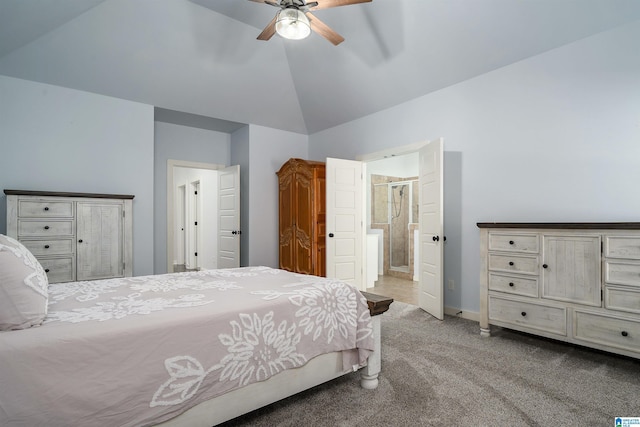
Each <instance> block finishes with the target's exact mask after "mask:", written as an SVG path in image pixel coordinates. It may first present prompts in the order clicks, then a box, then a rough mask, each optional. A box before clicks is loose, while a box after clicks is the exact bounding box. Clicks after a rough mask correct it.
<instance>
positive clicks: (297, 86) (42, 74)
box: [0, 0, 640, 134]
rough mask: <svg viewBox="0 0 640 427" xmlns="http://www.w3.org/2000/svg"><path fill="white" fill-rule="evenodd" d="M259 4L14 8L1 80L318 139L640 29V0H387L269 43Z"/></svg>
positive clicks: (0, 11)
mask: <svg viewBox="0 0 640 427" xmlns="http://www.w3.org/2000/svg"><path fill="white" fill-rule="evenodd" d="M276 11H277V10H276V9H275V8H273V7H270V6H268V5H265V4H259V3H256V2H250V1H246V0H28V1H27V0H0V74H3V75H7V76H12V77H17V78H23V79H27V80H34V81H39V82H43V83H50V84H55V85H60V86H65V87H70V88H74V89H80V90H85V91H89V92H95V93H100V94H104V95H109V96H115V97H118V98H123V99H129V100H133V101H138V102H143V103H147V104H151V105H154V106H157V107H160V108H161V109H163V111H178V112H184V113H189V114H193V115H200V116H206V117H212V118H215V119H220V121H221V122H236V123H253V124H258V125H263V126H268V127H272V128H276V129H283V130H289V131H293V132H297V133H303V134H312V133H315V132H319V131H322V130H324V129H327V128H330V127H333V126H336V125H339V124H341V123H345V122H348V121H351V120H354V119H357V118H360V117H363V116H366V115H368V114H371V113H374V112H376V111H380V110H383V109H386V108H389V107H392V106H394V105H397V104H400V103H403V102H406V101H408V100H411V99H414V98H417V97H420V96H422V95H425V94H428V93H431V92H434V91H437V90H439V89H442V88H444V87H447V86H450V85H454V84H456V83H459V82H462V81H464V80H467V79H470V78H473V77H475V76H478V75H481V74H483V73H487V72H489V71H492V70H495V69H497V68H500V67H504V66H506V65H509V64H512V63H514V62H517V61H520V60H522V59H525V58H527V57H530V56H534V55H537V54H540V53H543V52H545V51H548V50H551V49H554V48H557V47H560V46H563V45H565V44H568V43H572V42H574V41H576V40H579V39H582V38H585V37H589V36H591V35H593V34H596V33H599V32H602V31H607V30H608V29H611V28H614V27H617V26H620V25H625V24H627V23H629V22H632V21H636V20H639V19H640V1H638V0H615V1H614V0H373V1H372V2H371V3H363V4H359V5H351V6H344V7H339V8H334V9H325V10H321V11H317V12H314V13H315V15H316V16H318V18H320V19H322V21H324V22H325V23H326V24H328V25H329V26H331V27H332V28H333V29H334V30H336V31H337V32H338V33H340V34H341V35H342V36H344V37H345V39H346V41H345V42H344V43H342V44H340V45H339V46H337V47H336V46H333V45H332V44H330V43H329V42H327V41H326V40H325V39H323V38H321V37H320V36H318V35H317V34H312V35H311V36H310V37H309V38H307V39H305V40H301V41H290V40H284V39H282V38H280V37H278V36H277V35H276V36H274V37H273V38H272V39H271V40H270V41H268V42H263V41H258V40H256V37H257V36H258V34H259V33H260V31H262V28H264V27H265V26H266V24H267V23H268V22H269V21H270V20H271V19H272V18H273V16H274V15H275V12H276Z"/></svg>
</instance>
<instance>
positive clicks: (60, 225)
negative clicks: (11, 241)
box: [4, 190, 133, 283]
mask: <svg viewBox="0 0 640 427" xmlns="http://www.w3.org/2000/svg"><path fill="white" fill-rule="evenodd" d="M4 193H5V194H6V195H7V235H9V236H10V237H13V238H15V239H17V240H19V241H20V242H22V244H23V245H25V246H26V247H27V248H28V249H29V250H30V251H31V252H32V253H33V254H34V256H35V257H36V258H37V259H38V261H40V264H42V267H43V268H44V269H45V271H46V272H47V275H48V278H49V282H50V283H56V282H70V281H75V280H94V279H105V278H112V277H124V276H131V275H132V270H133V256H132V254H133V243H132V242H133V240H132V233H133V222H132V219H133V218H132V205H133V203H132V202H133V196H127V195H113V194H87V193H58V192H43V191H22V190H4Z"/></svg>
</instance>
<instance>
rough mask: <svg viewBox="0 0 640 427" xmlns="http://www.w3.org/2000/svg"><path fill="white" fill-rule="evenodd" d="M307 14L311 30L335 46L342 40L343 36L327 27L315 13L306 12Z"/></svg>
mask: <svg viewBox="0 0 640 427" xmlns="http://www.w3.org/2000/svg"><path fill="white" fill-rule="evenodd" d="M307 16H308V17H309V25H311V29H312V30H313V31H315V32H316V33H318V34H320V35H321V36H322V37H324V38H325V39H327V40H329V41H330V42H331V43H333V44H334V45H336V46H338V45H339V44H340V43H342V42H343V41H344V37H342V36H341V35H340V34H338V33H336V32H335V31H333V30H332V29H331V28H329V26H328V25H327V24H325V23H324V22H322V21H321V20H319V19H318V18H316V17H315V15H313V14H311V13H310V12H307Z"/></svg>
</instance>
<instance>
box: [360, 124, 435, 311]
mask: <svg viewBox="0 0 640 427" xmlns="http://www.w3.org/2000/svg"><path fill="white" fill-rule="evenodd" d="M438 140H439V141H443V138H442V137H439V138H435V139H430V140H425V141H420V142H415V143H413V144H407V145H401V146H399V147H392V148H387V149H384V150H380V151H376V152H373V153H369V154H361V155H357V156H356V160H359V161H361V162H363V163H365V165H366V163H367V162H370V161H374V160H383V159H386V158H390V157H395V156H401V155H405V154H412V153H419V152H420V150H421V149H422V148H424V147H426V146H427V145H429V144H430V143H431V142H433V141H438ZM442 160H443V161H444V159H442ZM365 171H366V166H365ZM365 173H366V172H365ZM367 191H369V190H368V189H365V194H366V192H367ZM363 222H364V224H365V225H366V223H367V209H366V204H365V209H363ZM414 268H416V267H415V266H414ZM363 269H364V271H367V259H366V251H364V252H363ZM441 274H442V275H444V268H443V269H442V271H441ZM421 276H422V275H419V277H420V279H419V282H420V281H421V280H422V278H421ZM419 286H421V285H419ZM442 300H443V301H442V303H443V304H444V293H443V294H442Z"/></svg>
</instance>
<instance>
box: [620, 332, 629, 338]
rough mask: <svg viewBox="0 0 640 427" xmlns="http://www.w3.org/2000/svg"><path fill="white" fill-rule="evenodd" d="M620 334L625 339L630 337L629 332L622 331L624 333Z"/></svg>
mask: <svg viewBox="0 0 640 427" xmlns="http://www.w3.org/2000/svg"><path fill="white" fill-rule="evenodd" d="M620 334H621V335H622V336H623V337H627V336H629V332H627V331H622V332H620Z"/></svg>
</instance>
